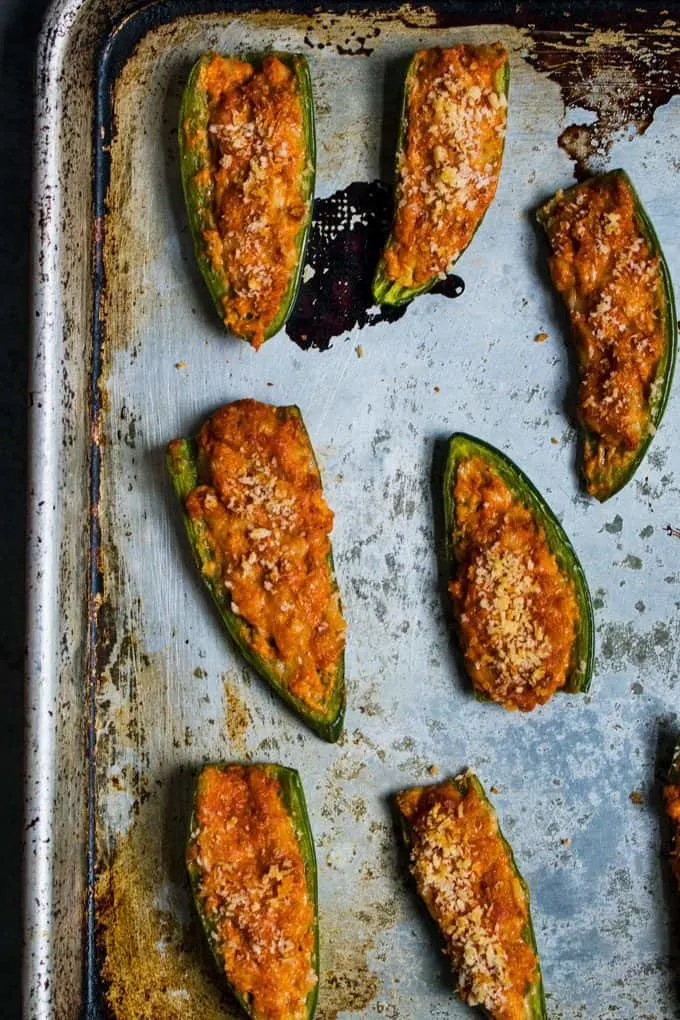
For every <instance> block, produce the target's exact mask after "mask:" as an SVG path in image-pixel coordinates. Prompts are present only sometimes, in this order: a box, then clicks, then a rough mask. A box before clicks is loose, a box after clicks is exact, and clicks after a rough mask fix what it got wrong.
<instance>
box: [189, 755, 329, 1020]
mask: <svg viewBox="0 0 680 1020" xmlns="http://www.w3.org/2000/svg"><path fill="white" fill-rule="evenodd" d="M187 861H188V865H189V868H190V869H191V870H192V871H196V872H197V873H198V876H199V877H198V900H199V903H200V907H201V910H202V911H203V914H204V916H205V918H206V920H207V922H208V925H209V928H210V937H211V939H212V942H213V947H214V949H215V950H216V952H217V954H218V955H219V956H220V957H221V958H222V960H223V962H224V969H225V974H226V975H227V978H228V980H229V982H230V983H231V984H232V986H233V987H235V988H236V990H237V991H238V993H239V994H240V995H241V997H242V998H244V999H245V1000H246V1001H249V1002H250V1003H251V1005H252V1009H253V1013H254V1015H256V1016H258V1017H261V1018H262V1020H304V1017H305V1016H306V1008H305V1007H306V1000H307V996H308V995H309V992H310V991H311V990H312V988H313V987H314V985H315V984H316V981H317V977H316V974H315V972H314V969H313V953H314V930H313V925H314V907H313V904H312V902H311V900H310V896H309V891H308V888H307V880H306V876H305V866H304V861H303V859H302V854H301V852H300V847H299V844H298V839H297V836H296V833H295V829H294V827H293V823H292V821H291V819H290V816H289V814H288V812H287V811H286V808H285V805H284V803H283V800H282V793H281V786H280V784H279V782H278V780H277V779H276V778H275V777H274V776H273V775H272V774H271V773H269V772H267V771H265V770H264V769H262V768H258V767H257V766H251V767H242V766H231V767H229V768H228V769H220V768H216V767H214V766H207V767H206V768H205V769H204V770H203V772H202V773H201V776H200V778H199V784H198V790H197V794H196V804H195V830H194V832H192V834H191V840H190V844H189V850H188V858H187Z"/></svg>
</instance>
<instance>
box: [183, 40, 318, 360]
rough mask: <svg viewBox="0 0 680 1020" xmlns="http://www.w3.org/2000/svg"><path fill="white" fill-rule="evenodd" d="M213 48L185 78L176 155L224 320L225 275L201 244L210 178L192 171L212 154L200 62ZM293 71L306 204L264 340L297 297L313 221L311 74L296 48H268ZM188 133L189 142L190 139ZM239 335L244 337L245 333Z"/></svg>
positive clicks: (197, 245) (208, 56) (205, 59)
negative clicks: (292, 263)
mask: <svg viewBox="0 0 680 1020" xmlns="http://www.w3.org/2000/svg"><path fill="white" fill-rule="evenodd" d="M265 55H269V54H254V55H246V57H245V58H243V59H247V60H249V61H250V62H255V63H257V62H261V61H262V59H263V57H264V56H265ZM214 56H215V54H214V53H205V54H204V55H203V56H202V57H200V58H199V60H198V61H197V62H196V63H195V64H194V66H193V68H192V70H191V73H190V75H189V79H188V81H187V85H186V88H185V90H184V95H183V97H182V104H181V107H180V115H179V132H178V138H179V158H180V173H181V178H182V187H183V189H184V199H185V203H186V208H187V213H188V217H189V226H190V229H191V236H192V239H193V243H194V252H195V255H196V261H197V262H198V266H199V269H200V270H201V273H202V274H203V279H204V280H205V283H206V286H207V288H208V291H209V293H210V296H211V298H212V300H213V303H214V305H215V308H216V309H217V314H218V315H219V317H220V319H221V320H222V321H223V322H224V305H223V298H228V297H229V295H230V287H229V281H228V280H227V278H226V277H225V276H224V275H223V274H221V273H219V272H218V271H217V270H216V269H215V268H214V266H213V264H212V262H211V261H210V257H209V255H208V251H207V248H206V244H205V239H204V233H205V231H208V230H217V224H216V221H215V214H214V210H213V190H214V188H213V183H212V179H211V180H210V183H206V182H205V181H202V180H198V179H197V175H198V174H199V173H200V172H201V171H204V170H206V169H207V170H209V169H210V168H211V166H212V155H211V151H210V142H209V135H208V119H209V109H208V96H207V93H206V91H205V89H202V88H201V87H200V84H199V82H200V75H201V71H202V69H203V67H204V66H205V65H206V64H209V63H210V61H211V60H212V59H213V57H214ZM273 56H276V57H278V59H279V60H281V61H282V62H283V63H284V64H286V66H287V67H289V68H290V70H291V71H293V73H294V74H295V78H296V81H297V87H298V92H299V96H300V102H301V106H302V124H303V133H304V143H305V149H306V153H307V161H306V163H305V169H304V176H303V180H302V197H303V199H304V201H305V202H306V204H307V215H306V217H305V220H304V223H303V224H302V226H301V228H300V232H299V234H298V238H297V242H296V246H297V250H298V261H297V265H296V268H295V271H294V273H293V274H292V276H291V279H290V282H289V284H288V288H287V290H286V293H285V294H284V296H283V300H282V301H281V305H280V307H279V310H278V312H277V314H276V316H275V318H274V319H273V321H272V322H271V324H270V325H269V327H268V328H267V330H266V331H265V336H264V339H265V340H269V339H270V337H273V336H274V334H275V333H278V332H279V330H280V329H281V328H282V327H283V326H284V325H285V323H286V320H287V319H288V317H289V316H290V314H291V312H292V311H293V308H294V306H295V302H296V300H297V296H298V292H299V290H300V285H301V283H302V273H303V270H304V266H305V252H306V250H307V241H308V239H309V232H310V228H311V225H312V211H313V206H314V182H315V178H316V133H315V127H314V100H313V96H312V80H311V77H310V74H309V66H308V64H307V61H306V60H305V58H304V57H303V56H301V55H300V54H297V53H294V54H290V53H273ZM190 139H193V142H191V141H190ZM241 339H244V340H248V339H249V338H248V337H247V336H242V337H241Z"/></svg>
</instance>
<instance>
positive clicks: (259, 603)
mask: <svg viewBox="0 0 680 1020" xmlns="http://www.w3.org/2000/svg"><path fill="white" fill-rule="evenodd" d="M283 410H284V409H279V408H276V407H270V406H269V405H267V404H260V403H258V402H257V401H255V400H239V401H237V402H236V403H233V404H229V405H227V406H226V407H223V408H221V410H219V411H217V412H216V413H215V414H214V415H213V416H212V417H211V418H210V419H209V420H208V421H207V422H206V424H205V425H204V426H203V428H202V429H201V432H200V434H199V437H198V456H199V465H200V474H201V478H202V479H203V480H205V483H206V484H202V485H199V486H197V487H196V488H195V489H194V490H193V491H192V492H191V493H190V494H189V496H188V497H187V500H186V503H185V507H186V511H187V514H188V515H189V516H190V517H191V518H194V519H202V520H203V521H204V522H205V524H206V526H207V529H208V532H209V535H210V541H211V544H212V551H213V554H214V557H215V570H216V574H217V580H218V582H219V583H222V584H224V587H225V589H226V590H227V592H228V593H229V595H230V598H231V609H232V612H234V613H235V614H236V615H238V616H240V617H242V619H243V620H244V621H246V623H247V624H248V626H249V631H250V636H249V643H250V645H251V647H252V648H253V650H254V651H255V652H256V653H257V655H259V656H261V658H262V659H264V660H265V662H266V663H267V664H268V665H269V666H270V668H271V669H272V670H273V671H274V672H275V673H276V679H277V680H278V681H279V682H280V683H281V684H283V685H284V686H286V687H288V688H289V690H290V691H291V693H292V694H294V695H295V696H296V697H297V698H299V699H300V700H301V701H302V702H303V703H304V704H305V705H307V706H308V707H309V708H311V709H313V710H315V711H324V710H325V709H326V707H327V705H328V703H329V700H330V698H331V696H332V694H333V689H334V682H335V677H336V672H337V669H338V664H339V662H340V659H341V656H342V652H343V649H344V644H345V623H344V620H343V618H342V614H341V610H340V600H339V594H338V591H337V587H336V586H335V584H334V581H333V577H332V573H331V570H330V564H329V557H330V552H331V545H330V538H329V535H330V532H331V529H332V526H333V513H332V511H331V510H330V509H329V508H328V506H327V504H326V501H325V500H324V498H323V493H322V491H321V481H320V479H319V472H318V468H317V466H316V463H315V460H314V453H313V451H312V447H311V445H310V442H309V438H308V436H307V434H306V432H305V428H304V425H303V424H302V422H301V420H300V419H299V418H298V417H295V416H293V415H292V414H284V413H283Z"/></svg>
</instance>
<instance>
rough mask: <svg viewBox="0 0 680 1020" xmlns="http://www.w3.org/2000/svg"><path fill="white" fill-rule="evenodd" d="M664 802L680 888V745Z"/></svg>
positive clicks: (672, 765) (674, 872)
mask: <svg viewBox="0 0 680 1020" xmlns="http://www.w3.org/2000/svg"><path fill="white" fill-rule="evenodd" d="M663 800H664V804H665V807H666V814H667V815H668V817H669V818H670V820H671V824H672V826H673V849H672V850H671V865H672V868H673V874H674V875H675V877H676V879H677V881H678V886H680V744H678V746H677V747H676V748H675V751H674V752H673V761H672V762H671V767H670V769H669V771H668V779H667V780H666V785H665V786H664V788H663Z"/></svg>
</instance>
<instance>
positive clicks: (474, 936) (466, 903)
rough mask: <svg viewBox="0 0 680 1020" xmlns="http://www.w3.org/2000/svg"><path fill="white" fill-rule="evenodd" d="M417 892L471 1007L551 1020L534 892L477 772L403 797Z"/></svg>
mask: <svg viewBox="0 0 680 1020" xmlns="http://www.w3.org/2000/svg"><path fill="white" fill-rule="evenodd" d="M396 805H397V810H398V815H399V821H400V825H401V829H402V834H403V837H404V841H405V843H406V846H407V849H408V851H409V856H410V869H411V874H412V875H413V877H414V879H415V884H416V889H417V891H418V894H419V895H420V897H421V899H422V900H423V902H424V903H425V906H426V907H427V909H428V911H429V913H430V915H431V916H432V918H433V920H434V921H435V923H436V925H437V927H438V928H439V931H440V933H441V935H442V938H443V940H444V951H445V953H446V955H447V956H448V958H449V961H450V963H451V966H452V968H453V970H454V972H455V974H456V977H457V991H458V994H459V995H460V997H461V999H462V1000H463V1001H464V1002H466V1003H467V1004H468V1005H469V1006H480V1007H482V1009H483V1011H484V1013H485V1015H486V1016H488V1017H492V1018H493V1020H545V1016H546V1012H545V1000H544V995H543V982H542V979H541V968H540V964H539V959H538V952H537V949H536V939H535V937H534V931H533V926H532V923H531V912H530V897H529V890H528V888H527V886H526V883H525V882H524V880H523V878H522V876H521V875H520V873H519V871H518V870H517V865H516V864H515V859H514V857H513V854H512V850H511V849H510V846H509V845H508V843H507V841H506V840H505V839H504V837H503V834H502V832H501V830H500V827H499V825H498V819H497V817H496V812H495V811H494V809H493V807H492V805H491V804H490V802H489V800H488V799H487V796H486V794H485V792H484V789H483V787H482V784H481V783H480V781H479V779H478V778H477V777H476V776H475V774H474V773H473V772H471V771H470V770H468V771H466V772H463V773H461V774H460V775H458V776H456V777H455V778H452V779H447V780H445V781H444V782H442V783H438V784H436V785H434V786H429V787H417V788H415V789H412V790H406V791H404V792H402V793H400V794H398V795H397V797H396Z"/></svg>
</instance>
